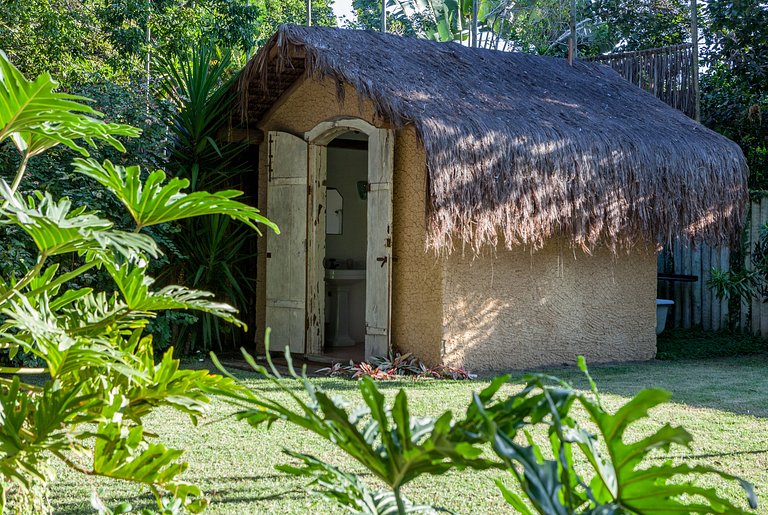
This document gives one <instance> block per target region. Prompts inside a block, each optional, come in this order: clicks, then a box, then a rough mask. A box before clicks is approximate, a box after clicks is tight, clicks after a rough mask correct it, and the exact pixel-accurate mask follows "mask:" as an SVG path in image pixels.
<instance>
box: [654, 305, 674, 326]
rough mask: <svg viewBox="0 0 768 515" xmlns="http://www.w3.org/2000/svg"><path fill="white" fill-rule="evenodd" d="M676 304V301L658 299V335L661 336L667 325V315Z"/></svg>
mask: <svg viewBox="0 0 768 515" xmlns="http://www.w3.org/2000/svg"><path fill="white" fill-rule="evenodd" d="M674 304H675V301H674V300H667V299H656V334H657V335H659V334H661V332H662V331H663V330H664V326H665V325H667V313H668V312H669V307H670V306H673V305H674Z"/></svg>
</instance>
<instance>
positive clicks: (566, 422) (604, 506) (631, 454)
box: [213, 335, 757, 515]
mask: <svg viewBox="0 0 768 515" xmlns="http://www.w3.org/2000/svg"><path fill="white" fill-rule="evenodd" d="M267 336H268V335H267ZM267 340H268V338H267ZM268 351H269V349H268V348H267V361H268V366H269V368H266V367H263V366H261V365H259V364H258V363H256V362H255V361H254V360H253V358H252V357H251V356H250V355H249V354H247V353H246V352H245V351H244V355H245V358H246V360H247V361H248V362H249V363H250V365H251V366H252V367H253V368H254V369H255V370H256V371H257V372H258V373H260V374H261V375H263V376H264V378H265V379H266V380H268V381H269V382H270V383H271V386H272V388H270V389H269V390H267V391H274V389H278V390H280V391H282V392H283V393H285V394H287V395H288V396H289V397H290V399H291V401H290V402H289V403H282V402H280V401H278V400H275V399H274V396H272V395H270V394H269V393H266V392H265V393H261V392H259V391H258V390H257V391H245V392H231V391H222V392H221V393H222V394H223V395H225V396H227V397H228V398H229V399H230V400H231V401H232V402H233V403H235V404H236V405H238V406H239V407H240V411H239V412H238V413H236V415H235V416H236V417H237V418H238V419H241V420H245V421H247V422H248V423H249V424H251V425H252V426H254V427H261V426H266V427H267V428H269V427H271V426H272V425H273V424H274V423H275V422H277V421H285V422H287V423H289V424H295V425H297V426H300V427H303V428H304V429H306V430H308V431H311V432H313V433H315V434H316V435H318V436H320V437H321V438H324V439H325V440H327V441H328V442H330V443H332V444H333V445H335V446H336V447H338V448H339V449H341V450H343V451H344V452H345V453H346V454H348V455H349V456H350V457H351V458H353V459H354V460H356V461H357V462H358V463H359V464H361V465H362V466H363V467H365V469H367V470H368V471H369V472H370V473H371V475H372V476H373V477H374V478H376V479H378V480H379V481H381V482H382V483H383V484H384V485H385V486H386V487H387V489H386V490H383V491H373V490H371V489H370V487H369V486H367V485H366V484H365V483H364V482H363V481H361V480H360V478H359V477H358V476H357V475H355V474H353V473H350V472H345V471H342V470H340V469H338V468H336V467H333V466H331V465H329V464H327V463H325V462H324V461H322V460H319V459H317V458H316V457H314V456H311V455H307V454H301V453H297V452H294V451H291V450H286V451H285V452H286V453H287V454H288V455H289V456H291V457H293V458H294V459H297V460H299V461H300V465H298V466H296V465H285V466H281V467H279V468H280V470H283V471H285V472H288V473H291V474H295V475H300V476H307V477H309V478H311V482H310V485H309V488H310V490H311V491H313V492H315V493H318V494H320V495H322V496H324V497H326V498H329V499H331V500H333V501H335V502H337V503H339V504H341V505H343V506H345V507H346V508H347V509H349V510H350V511H353V512H355V513H369V514H384V513H387V514H392V513H398V514H404V513H415V512H431V511H434V510H435V509H436V508H434V507H430V506H423V505H418V504H415V503H413V502H411V501H410V500H408V499H405V498H404V497H403V496H402V494H401V488H402V486H403V485H405V484H407V483H408V482H410V481H412V480H413V479H415V478H417V477H419V476H420V475H424V474H430V475H439V474H444V473H446V472H448V471H451V470H456V469H459V470H461V469H469V470H477V469H489V468H490V469H498V470H503V471H507V472H508V473H509V474H511V475H512V477H513V478H514V480H515V481H516V482H517V483H518V486H519V490H518V491H513V490H512V489H510V488H508V487H507V486H506V485H505V483H504V481H503V480H502V479H499V480H497V485H498V486H499V488H500V489H501V492H502V494H503V496H504V498H505V500H507V502H508V503H509V504H510V506H511V507H512V508H514V509H515V510H517V511H518V512H520V513H523V514H533V513H541V514H544V515H551V514H563V515H565V514H576V513H579V514H585V515H586V514H597V513H604V514H609V513H614V514H618V513H627V514H630V513H635V514H642V513H648V512H649V511H659V512H662V513H673V512H674V513H677V512H695V513H744V511H743V510H742V509H741V508H739V507H738V506H737V505H735V504H734V503H733V502H732V501H731V500H729V499H727V498H724V497H722V496H721V495H719V494H718V493H717V492H716V491H715V490H714V489H708V488H703V487H701V486H699V484H698V483H697V480H698V479H699V478H700V477H701V476H702V475H707V474H714V475H716V476H720V477H721V478H722V479H725V480H732V481H737V482H738V483H739V484H740V485H741V486H742V487H743V489H744V491H745V492H746V493H747V498H748V501H749V504H750V506H751V507H753V508H755V507H756V506H757V500H756V497H755V494H754V492H753V489H752V485H750V484H749V483H747V482H746V481H743V480H741V479H739V478H737V477H734V476H732V475H729V474H727V473H724V472H721V471H719V470H716V469H713V468H711V467H707V466H703V465H689V464H685V463H683V464H674V463H673V462H672V461H664V462H661V463H659V462H658V460H657V459H656V458H657V457H658V455H657V453H659V452H661V453H667V452H668V451H669V450H670V448H671V447H672V446H673V445H682V446H689V445H690V443H691V440H692V438H691V435H690V434H689V433H688V432H687V431H685V430H684V429H683V428H680V427H674V426H671V425H669V424H666V425H664V426H662V427H660V428H658V429H657V430H656V431H655V432H653V433H652V434H650V436H646V437H644V438H642V439H640V440H639V441H635V442H625V441H624V436H625V432H626V430H627V428H628V427H629V426H631V425H632V424H633V423H635V422H637V421H639V420H643V419H647V418H648V411H649V410H650V409H651V408H653V407H655V406H657V405H659V404H661V403H663V402H665V401H666V400H668V398H669V393H668V392H665V391H663V390H643V391H641V392H639V393H638V394H637V395H636V396H635V397H634V398H632V399H631V400H629V401H628V402H627V403H626V404H625V405H624V406H622V407H621V408H620V409H619V410H618V411H617V412H616V413H610V412H608V411H607V410H605V409H604V408H603V406H602V404H601V401H600V396H599V394H598V392H597V388H596V386H595V385H594V382H593V381H592V380H591V378H590V377H589V375H588V373H587V371H586V366H585V365H584V364H583V360H581V363H580V364H581V366H582V369H583V370H584V372H585V374H587V377H588V379H589V381H590V384H591V385H592V392H591V393H583V392H579V391H577V390H574V389H573V387H571V385H569V384H568V383H565V382H563V381H560V380H558V379H556V378H553V377H549V376H546V375H541V374H536V375H530V376H528V377H526V378H524V379H523V382H522V389H521V391H519V393H516V394H513V395H508V396H501V395H498V394H499V391H500V389H501V387H502V386H503V385H505V384H507V383H508V382H509V380H510V377H509V376H501V377H497V378H496V379H494V380H493V381H492V382H491V384H490V385H489V386H488V387H487V388H485V389H484V390H482V391H480V392H478V393H475V394H474V395H473V398H472V400H471V402H470V403H469V405H468V406H467V410H466V413H465V415H464V417H463V418H458V419H454V417H453V415H452V413H451V412H450V411H446V412H444V413H442V414H441V415H439V416H437V417H434V418H432V417H415V416H413V415H412V414H411V413H410V411H409V409H408V398H407V395H406V393H405V391H404V390H402V389H401V390H400V391H399V392H398V393H397V395H396V396H395V400H394V403H393V404H392V405H391V406H387V405H386V404H385V399H384V395H383V394H382V393H381V392H380V391H379V390H378V388H377V386H376V383H375V382H374V381H373V380H372V379H371V378H370V377H368V376H364V377H363V378H362V379H361V381H360V382H359V390H360V397H361V398H362V401H363V403H364V404H363V405H362V406H352V405H350V404H349V403H348V402H346V401H343V400H341V399H339V398H336V397H332V396H330V395H328V394H326V393H325V392H323V391H322V389H321V388H320V387H318V386H317V385H315V384H313V383H311V382H310V381H309V380H308V379H307V377H306V374H305V369H304V370H302V373H301V374H297V373H296V372H295V370H294V369H293V366H292V363H291V357H290V352H289V351H288V349H286V353H285V357H286V360H287V361H288V367H289V373H290V377H289V378H287V379H284V378H282V377H281V375H280V373H279V371H278V370H277V368H276V367H275V366H274V365H273V364H272V361H271V358H270V357H269V352H268ZM213 358H214V360H215V356H213ZM217 365H218V362H217ZM218 366H219V368H221V367H220V365H218ZM291 380H292V381H291ZM293 381H297V382H299V383H300V384H301V385H302V386H303V389H304V394H305V396H299V395H297V394H296V393H295V387H294V385H293V384H291V382H293ZM576 404H578V405H580V406H581V407H582V408H584V409H585V410H586V412H587V416H588V419H589V422H590V423H591V424H592V425H594V426H595V427H596V428H597V432H596V433H592V432H590V431H588V430H586V429H585V428H584V426H583V425H582V424H581V423H580V421H579V420H578V419H577V418H576V415H575V414H574V411H573V409H572V408H573V406H574V405H576ZM536 428H539V429H544V430H545V431H546V433H547V436H548V437H549V438H548V441H549V443H550V449H549V454H550V455H551V457H549V458H547V457H545V452H544V450H543V449H542V447H541V446H540V445H539V444H537V443H536V441H535V440H534V437H533V432H532V431H533V430H534V429H536ZM489 446H490V448H491V449H492V451H493V452H492V454H489V453H487V452H486V451H487V448H488V447H489ZM651 453H654V459H653V461H651V460H648V457H649V456H650V455H651ZM577 470H578V471H579V472H576V471H577ZM581 470H585V471H586V472H581Z"/></svg>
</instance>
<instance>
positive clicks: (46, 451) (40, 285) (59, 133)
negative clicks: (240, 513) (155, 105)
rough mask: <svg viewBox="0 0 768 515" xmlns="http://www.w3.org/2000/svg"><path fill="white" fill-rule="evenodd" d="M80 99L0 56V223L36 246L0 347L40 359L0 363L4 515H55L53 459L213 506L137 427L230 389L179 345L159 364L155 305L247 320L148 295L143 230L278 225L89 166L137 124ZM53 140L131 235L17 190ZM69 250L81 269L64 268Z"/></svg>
mask: <svg viewBox="0 0 768 515" xmlns="http://www.w3.org/2000/svg"><path fill="white" fill-rule="evenodd" d="M86 100H87V99H85V98H81V97H76V96H72V95H68V94H64V93H59V92H57V91H56V83H55V82H54V81H53V80H52V79H51V77H50V76H49V75H47V74H45V75H42V76H40V77H38V78H37V79H35V80H33V81H29V80H27V79H26V78H25V77H24V76H23V75H22V74H21V73H20V72H19V71H18V70H17V69H16V68H15V67H14V66H13V65H12V64H11V63H10V62H9V61H8V59H7V57H6V56H5V54H3V53H2V52H0V144H6V145H7V144H12V145H14V146H15V148H16V150H17V151H18V152H19V154H20V156H21V158H20V166H19V167H18V169H17V170H16V172H15V175H14V176H13V179H12V180H11V182H10V184H9V183H8V182H6V181H5V180H4V179H0V223H2V224H8V225H13V226H16V227H18V228H19V229H20V230H21V231H22V232H23V234H25V235H26V237H28V238H29V239H30V241H31V242H32V243H33V245H34V247H35V248H36V250H37V258H36V260H35V263H34V265H33V266H31V267H29V268H28V270H26V273H25V274H24V275H23V276H22V277H20V278H14V277H2V278H0V313H1V315H0V346H1V347H2V349H4V350H3V352H4V353H5V355H6V356H7V358H13V357H14V356H15V355H16V354H17V353H19V352H24V353H26V354H27V355H30V356H34V357H36V358H37V359H38V360H39V361H40V362H42V363H43V364H44V366H42V367H40V368H35V369H32V368H19V367H15V366H4V367H2V368H0V373H2V377H0V512H3V511H11V512H14V513H16V512H19V513H23V512H29V513H46V512H49V511H50V506H49V505H48V501H47V498H48V496H47V484H48V483H49V482H50V481H52V480H53V479H54V474H53V468H52V464H51V463H50V460H52V459H58V460H60V461H61V462H63V463H64V464H65V465H66V466H68V467H69V468H71V469H73V470H75V471H77V472H80V473H83V474H87V475H91V476H101V477H106V478H114V479H120V480H128V481H133V482H135V483H138V484H140V485H145V486H146V487H147V488H148V489H149V490H150V491H151V492H152V493H153V494H155V496H156V497H157V498H158V503H159V504H158V505H159V506H160V507H162V505H163V503H165V504H166V505H168V499H172V503H171V504H175V505H177V506H181V507H183V508H184V509H186V510H188V511H192V512H197V511H200V510H202V509H203V508H204V507H205V505H206V500H205V499H204V497H203V496H202V495H201V492H200V490H199V489H198V488H197V487H195V486H194V485H191V484H187V483H185V482H184V481H181V480H179V474H180V473H182V472H183V471H184V470H185V468H186V464H185V463H183V462H181V461H179V457H180V456H181V454H182V451H180V450H176V449H170V448H168V447H166V446H165V445H163V444H162V443H160V442H156V441H154V438H153V437H152V436H151V435H150V434H148V433H147V431H145V429H144V427H143V425H142V420H143V419H144V417H145V416H146V415H148V414H149V413H151V412H152V411H153V410H155V409H156V408H158V407H161V406H166V407H170V408H173V409H177V410H179V411H181V412H183V413H186V414H187V415H188V416H189V417H190V418H191V419H192V421H193V422H196V421H197V419H198V418H199V417H200V416H201V415H203V414H204V413H205V412H206V408H207V405H208V403H209V397H208V395H209V393H208V392H209V391H210V390H211V389H212V388H216V389H217V390H228V389H230V388H234V387H235V386H234V385H233V383H232V381H231V380H230V379H228V378H222V377H221V376H217V375H213V374H209V373H208V372H207V371H204V370H182V369H180V367H179V361H178V360H176V359H174V357H173V350H172V349H169V350H168V351H166V352H165V354H164V355H163V357H162V359H161V360H160V361H159V362H158V363H156V362H155V359H154V353H153V348H152V340H151V337H150V336H146V335H145V334H143V331H144V328H145V327H146V324H147V323H148V321H149V320H150V319H151V318H152V317H153V316H154V314H155V313H156V312H157V311H160V310H168V309H177V310H196V311H202V312H205V313H210V314H213V315H215V316H218V317H221V318H223V319H225V320H227V321H230V322H232V323H235V324H238V323H239V322H238V321H237V319H236V318H235V314H236V312H235V311H234V309H233V308H231V307H230V306H228V305H226V304H221V303H217V302H215V301H214V300H213V299H212V298H211V296H210V294H208V293H207V292H204V291H197V290H192V289H188V288H184V287H183V286H167V287H165V288H162V289H153V288H152V283H153V280H152V278H150V277H149V276H148V275H147V267H148V264H149V262H150V260H152V259H153V258H157V257H158V255H159V250H158V246H157V245H156V244H155V241H154V240H153V239H152V238H151V237H149V236H148V235H147V234H146V232H145V231H144V229H145V228H148V227H152V226H155V225H157V224H161V223H165V222H171V221H175V220H179V219H184V218H190V217H195V216H200V215H210V214H221V215H226V216H229V217H232V218H234V219H237V220H239V221H240V222H242V223H244V224H246V225H248V226H250V227H251V228H253V229H256V225H255V224H257V223H261V224H266V225H267V226H269V227H271V228H273V229H276V228H275V227H274V225H273V224H271V222H269V221H268V220H267V219H265V218H264V217H262V216H261V215H260V214H259V213H258V211H257V210H256V209H254V208H252V207H250V206H247V205H245V204H242V203H240V202H238V201H237V200H235V197H237V195H238V192H236V191H223V192H219V193H207V192H202V191H200V192H194V193H191V194H186V193H184V191H183V190H184V189H185V188H186V187H187V186H188V182H187V181H186V180H182V179H171V180H166V176H165V174H164V173H163V172H162V171H155V172H152V173H150V174H148V175H146V174H142V172H141V170H140V169H139V168H138V167H136V166H129V167H123V166H117V165H114V164H112V163H110V162H109V161H106V162H103V163H99V162H97V161H95V160H93V159H87V157H88V150H87V148H86V145H90V146H94V145H96V144H97V143H99V142H101V143H107V144H109V145H111V146H113V147H115V148H116V149H118V150H121V151H122V150H123V145H122V144H121V143H120V141H119V140H118V139H117V138H118V137H119V136H136V135H138V130H137V129H135V128H133V127H129V126H126V125H118V124H110V123H105V122H103V121H101V120H100V119H99V117H100V113H97V112H96V111H94V110H93V109H92V108H90V107H89V106H88V105H87V104H85V103H84V102H85V101H86ZM82 142H85V144H86V145H84V144H83V143H82ZM59 144H61V145H65V146H67V147H69V148H71V149H73V150H75V151H77V152H79V153H80V154H81V155H82V156H83V158H82V159H77V160H75V161H74V163H73V164H74V168H75V171H76V172H79V173H81V174H83V175H85V176H87V177H90V178H91V179H93V180H94V181H95V182H98V183H100V184H101V185H102V186H103V187H104V188H106V190H108V191H110V192H111V193H112V194H114V195H115V196H116V197H117V199H118V200H119V201H120V202H121V203H122V205H123V206H124V207H125V209H126V210H127V212H128V213H130V216H131V217H132V218H133V221H134V230H133V231H120V230H116V229H114V227H113V223H112V222H111V221H110V220H109V219H108V218H105V217H103V215H102V214H101V213H96V212H90V211H88V209H87V207H86V206H78V207H76V206H73V205H72V203H71V202H70V201H69V200H68V199H66V198H64V199H61V200H56V199H54V198H53V197H52V196H51V195H50V194H48V193H42V192H37V193H35V194H34V195H33V196H30V197H29V198H23V197H22V196H21V195H20V194H19V193H18V191H17V190H18V188H19V186H20V184H22V181H23V180H24V178H25V167H26V165H27V163H28V162H29V160H30V159H32V158H34V157H35V156H37V155H39V154H41V153H43V152H45V151H46V150H48V149H50V148H52V147H54V146H56V145H59ZM3 172H4V173H5V172H6V170H3ZM6 177H8V176H6ZM62 256H67V257H68V258H69V263H75V264H74V266H73V267H71V268H67V269H66V270H65V269H64V267H60V266H59V265H60V261H59V259H60V258H61V257H62ZM96 268H101V269H103V270H105V271H106V272H107V273H108V274H109V275H110V276H111V278H112V280H113V282H114V285H115V287H114V290H113V291H94V290H93V289H92V288H88V287H83V286H78V278H79V277H81V276H82V275H83V274H85V273H87V272H88V271H89V270H92V269H96ZM80 284H82V283H80ZM30 375H37V377H30ZM22 378H24V379H23V380H22ZM164 497H165V499H166V500H165V501H163V498H164Z"/></svg>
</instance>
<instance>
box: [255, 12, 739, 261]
mask: <svg viewBox="0 0 768 515" xmlns="http://www.w3.org/2000/svg"><path fill="white" fill-rule="evenodd" d="M304 73H306V74H309V75H311V76H314V77H317V78H322V77H332V78H333V79H335V80H337V81H340V82H346V83H349V84H350V85H352V86H353V87H354V88H355V89H356V90H357V91H358V92H359V94H360V95H362V97H363V98H369V99H370V100H371V101H372V103H373V105H374V107H375V109H376V110H377V112H378V114H380V115H382V116H384V117H385V118H387V119H388V120H389V121H390V122H391V123H392V124H393V125H394V126H395V127H402V126H404V125H406V124H413V126H414V127H415V129H416V131H417V133H418V135H419V138H420V140H421V142H422V144H423V145H424V149H425V151H426V155H427V166H428V170H429V185H428V190H429V191H428V195H429V208H428V213H427V217H428V241H427V245H428V246H429V247H431V248H434V249H440V250H446V249H447V250H450V249H452V248H453V247H454V244H455V243H456V240H457V239H459V240H463V241H464V242H466V243H469V244H470V245H471V246H472V247H473V248H474V249H475V250H479V249H480V248H482V247H483V246H485V245H487V244H490V245H496V244H497V243H498V242H499V239H500V238H501V239H503V243H504V244H505V245H506V246H507V247H512V246H514V245H520V244H523V245H527V246H531V247H539V246H541V245H542V244H543V243H544V242H545V241H546V240H547V239H550V238H553V237H566V238H567V239H568V240H570V241H571V243H572V244H573V245H575V246H580V247H582V248H584V249H586V250H589V249H591V248H593V247H595V246H596V245H602V244H605V245H607V246H609V247H610V248H611V249H613V250H614V251H616V250H617V249H618V248H620V247H623V248H630V247H632V246H634V245H636V244H643V245H646V246H647V245H653V244H654V243H655V242H657V241H658V242H666V241H669V240H671V239H673V238H675V237H678V236H680V237H685V238H688V239H690V240H692V241H706V242H707V243H710V244H719V243H727V242H729V241H733V239H734V238H736V237H737V234H738V230H739V228H740V226H741V222H742V217H743V211H744V207H745V202H746V200H747V189H746V181H747V166H746V162H745V160H744V156H743V154H742V152H741V150H740V149H739V147H738V146H737V145H736V144H735V143H733V142H731V141H730V140H728V139H726V138H724V137H723V136H720V135H719V134H717V133H715V132H713V131H710V130H709V129H707V128H705V127H703V126H702V125H700V124H698V123H696V122H694V121H693V120H691V119H689V118H687V117H686V116H685V115H683V114H682V113H680V112H679V111H677V110H675V109H673V108H671V107H669V106H667V105H666V104H664V103H663V102H661V101H660V100H657V99H656V98H654V97H653V96H652V95H650V94H648V93H645V92H643V91H642V90H640V89H639V88H637V87H635V86H633V85H631V84H630V83H628V82H626V81H625V80H624V79H622V78H621V77H620V76H619V75H618V74H617V73H616V72H614V71H613V70H611V69H610V68H608V67H607V66H602V65H599V64H595V63H586V62H576V63H574V65H573V66H569V65H568V63H567V62H566V61H564V60H562V59H556V58H550V57H541V56H532V55H526V54H519V53H508V52H498V51H492V50H482V49H473V48H467V47H463V46H460V45H457V44H454V43H434V42H431V41H426V40H422V39H415V38H403V37H398V36H395V35H390V34H382V33H379V32H370V31H357V30H349V29H335V28H325V27H300V26H283V27H281V28H280V30H279V31H278V32H277V33H276V34H275V35H274V36H273V37H272V39H271V40H270V41H269V43H267V45H266V46H265V47H264V48H263V49H262V50H261V51H260V52H259V54H258V55H256V56H255V57H254V58H253V59H252V60H251V61H250V62H249V63H248V65H247V66H246V68H245V70H244V72H243V75H242V77H241V81H240V91H241V94H242V99H243V104H242V107H243V109H244V111H245V112H246V113H247V116H248V119H249V121H250V122H256V121H258V118H259V117H260V116H261V115H262V114H263V113H264V111H266V109H267V108H268V107H269V105H271V103H272V102H274V101H275V100H276V99H277V98H278V97H279V96H280V95H281V94H282V93H283V91H285V89H286V88H287V87H288V86H289V85H290V84H291V83H292V82H293V81H294V80H295V79H296V78H297V77H299V76H301V75H302V74H304ZM340 91H342V89H340Z"/></svg>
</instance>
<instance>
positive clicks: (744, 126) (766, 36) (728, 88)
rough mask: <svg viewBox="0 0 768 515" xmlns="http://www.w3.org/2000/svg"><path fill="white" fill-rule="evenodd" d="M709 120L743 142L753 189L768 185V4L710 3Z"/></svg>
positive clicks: (705, 109)
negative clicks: (767, 112)
mask: <svg viewBox="0 0 768 515" xmlns="http://www.w3.org/2000/svg"><path fill="white" fill-rule="evenodd" d="M705 16H706V19H707V20H708V21H709V23H707V24H706V25H705V26H704V36H705V37H706V42H707V44H706V47H705V48H704V59H705V62H706V64H707V68H706V70H705V73H704V75H703V77H702V81H701V90H702V98H701V111H702V121H703V123H704V124H705V125H706V126H708V127H709V128H711V129H714V130H716V131H717V132H720V133H721V134H723V135H725V136H727V137H728V138H730V139H732V140H733V141H735V142H736V143H738V144H739V146H741V149H742V150H743V151H744V155H745V156H746V158H747V163H748V164H749V186H750V188H751V189H768V117H766V116H764V114H763V113H765V112H766V110H768V31H766V30H765V27H766V26H768V5H765V3H761V2H759V1H757V0H747V1H741V2H730V1H726V0H715V1H712V2H708V3H707V7H706V11H705Z"/></svg>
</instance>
